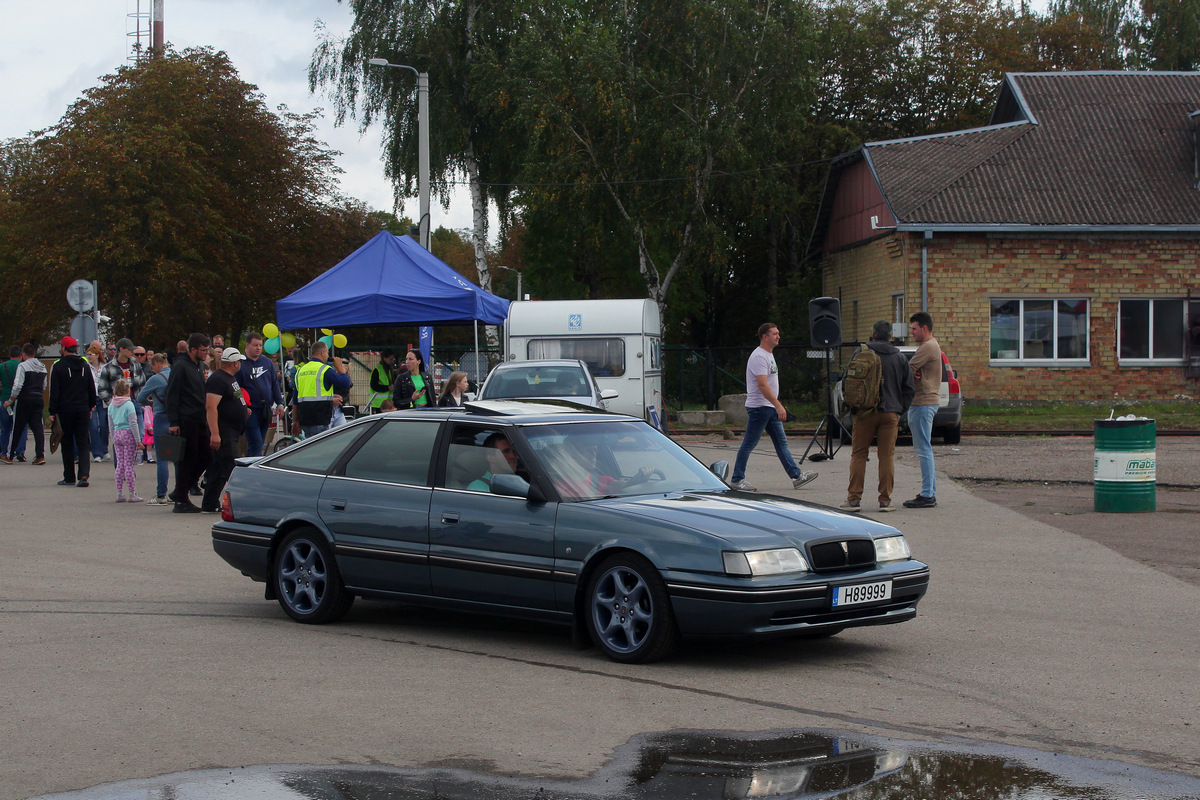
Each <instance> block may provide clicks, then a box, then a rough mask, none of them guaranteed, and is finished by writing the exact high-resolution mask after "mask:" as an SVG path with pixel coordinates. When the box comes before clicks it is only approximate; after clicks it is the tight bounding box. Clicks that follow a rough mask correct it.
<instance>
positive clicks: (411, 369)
mask: <svg viewBox="0 0 1200 800" xmlns="http://www.w3.org/2000/svg"><path fill="white" fill-rule="evenodd" d="M404 367H405V371H403V372H401V373H400V374H399V375H397V376H396V381H395V386H396V388H395V394H394V395H392V402H394V403H395V404H396V408H398V409H399V408H429V407H431V406H434V405H436V403H434V401H433V381H432V380H430V379H429V373H427V372H426V371H425V362H424V361H423V360H422V359H421V354H420V353H418V352H417V351H416V350H409V351H408V354H407V355H405V356H404Z"/></svg>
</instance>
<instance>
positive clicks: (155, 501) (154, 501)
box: [146, 495, 171, 506]
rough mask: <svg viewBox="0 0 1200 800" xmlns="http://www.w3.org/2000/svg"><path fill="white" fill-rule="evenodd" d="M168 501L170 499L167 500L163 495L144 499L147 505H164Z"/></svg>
mask: <svg viewBox="0 0 1200 800" xmlns="http://www.w3.org/2000/svg"><path fill="white" fill-rule="evenodd" d="M170 503H171V501H170V500H168V499H167V498H166V496H165V495H164V496H162V497H151V498H150V499H149V500H147V501H146V505H148V506H165V505H170Z"/></svg>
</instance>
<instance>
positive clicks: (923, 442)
mask: <svg viewBox="0 0 1200 800" xmlns="http://www.w3.org/2000/svg"><path fill="white" fill-rule="evenodd" d="M908 332H909V334H910V335H911V336H912V339H913V341H914V342H916V343H917V352H915V353H913V357H912V358H911V359H909V362H908V366H909V367H910V368H911V369H912V371H913V383H914V384H915V385H916V390H917V393H916V395H915V396H914V397H913V401H912V405H911V406H909V407H908V429H909V431H910V432H911V433H912V440H913V450H914V451H916V454H917V461H918V462H919V463H920V464H921V493H920V494H919V495H917V496H916V497H914V498H913V499H912V500H905V501H904V507H905V508H933V507H934V506H936V505H937V478H936V476H935V475H934V467H933V444H932V443H931V442H930V438H931V437H932V436H933V416H934V414H936V413H937V410H938V390H939V389H941V387H942V347H941V345H939V344H938V341H937V339H935V338H933V317H931V316H929V314H927V313H926V312H924V311H918V312H917V313H916V314H913V315H912V316H911V317H909V325H908Z"/></svg>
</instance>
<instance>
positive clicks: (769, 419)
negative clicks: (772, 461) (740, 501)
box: [733, 406, 800, 483]
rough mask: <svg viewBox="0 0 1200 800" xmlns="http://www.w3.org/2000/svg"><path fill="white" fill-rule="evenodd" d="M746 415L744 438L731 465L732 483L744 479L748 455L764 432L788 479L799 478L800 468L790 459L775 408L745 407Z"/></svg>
mask: <svg viewBox="0 0 1200 800" xmlns="http://www.w3.org/2000/svg"><path fill="white" fill-rule="evenodd" d="M746 414H747V415H749V420H748V421H747V422H746V438H744V439H742V446H741V447H739V448H738V454H737V461H735V462H734V463H733V482H734V483H737V482H738V481H740V480H743V479H744V478H745V477H746V462H747V461H749V460H750V454H751V453H752V452H754V448H755V447H757V446H758V440H759V439H761V438H762V435H763V431H764V430H765V431H766V432H767V435H768V436H770V437H771V442H772V444H774V445H775V455H777V456H779V462H780V463H781V464H783V468H784V469H786V470H787V474H788V477H789V478H791V479H792V480H795V479H796V478H799V477H800V468H799V467H797V466H796V461H795V459H793V458H792V451H791V450H789V449H788V443H787V435H786V434H784V432H783V423H782V422H780V421H779V415H778V414H776V413H775V407H774V406H756V407H753V408H751V407H749V406H747V407H746Z"/></svg>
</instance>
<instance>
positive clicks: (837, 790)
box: [43, 731, 1200, 800]
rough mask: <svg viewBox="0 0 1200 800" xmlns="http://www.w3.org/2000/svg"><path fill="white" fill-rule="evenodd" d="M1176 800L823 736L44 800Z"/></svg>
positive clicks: (987, 756)
mask: <svg viewBox="0 0 1200 800" xmlns="http://www.w3.org/2000/svg"><path fill="white" fill-rule="evenodd" d="M831 797H838V798H845V799H846V800H911V798H923V800H976V798H978V800H985V799H986V800H991V799H992V798H1004V800H1049V799H1050V798H1060V799H1061V800H1067V799H1071V800H1074V799H1076V798H1078V799H1080V800H1168V798H1197V797H1200V778H1194V777H1191V776H1187V775H1180V774H1177V773H1171V772H1164V771H1161V770H1153V769H1148V768H1145V767H1138V766H1134V765H1131V764H1125V763H1121V762H1116V761H1101V760H1095V759H1084V758H1075V757H1071V756H1063V755H1058V754H1055V753H1046V752H1041V751H1036V750H1026V749H1019V748H1004V747H992V746H988V745H981V744H975V745H973V746H972V747H970V748H968V747H966V746H958V745H955V746H948V745H934V744H930V743H928V742H905V741H899V740H895V739H883V738H878V737H868V736H859V735H856V734H855V735H851V734H846V735H839V734H831V733H827V732H820V733H818V732H812V731H767V732H762V733H733V732H726V731H672V732H666V733H653V734H644V735H639V736H635V737H634V738H633V739H632V740H630V741H629V743H628V744H626V745H624V746H622V747H620V748H618V750H617V751H616V752H615V753H614V754H613V759H612V760H611V761H610V762H609V763H608V764H606V765H605V766H604V767H603V768H601V769H600V770H599V771H598V772H596V773H595V774H594V775H592V776H591V777H589V778H585V779H582V780H577V781H556V780H539V779H525V778H520V777H511V776H501V775H495V774H490V773H487V772H472V771H468V770H462V769H444V768H434V769H394V768H387V767H358V766H349V767H347V766H337V767H315V766H262V767H242V768H235V769H213V770H203V771H196V772H180V773H176V774H173V775H164V776H161V777H159V778H151V779H145V780H134V781H123V782H120V783H109V784H104V785H101V786H96V787H93V788H91V789H84V790H81V791H76V792H69V793H65V794H56V795H44V796H43V798H44V800H51V798H52V799H53V800H162V799H163V798H171V800H385V799H386V800H435V798H436V800H618V799H619V798H654V799H655V800H750V798H762V799H763V800H785V798H786V799H789V800H793V799H794V800H799V798H813V799H814V800H816V798H831Z"/></svg>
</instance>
